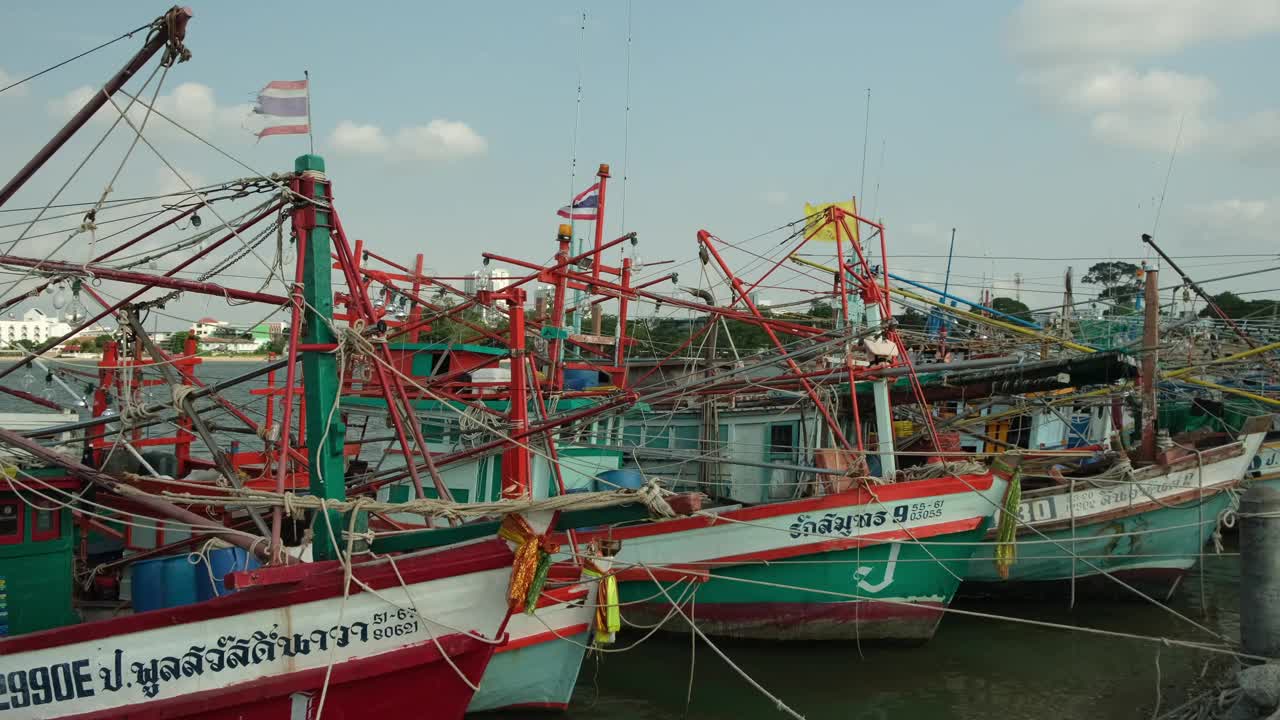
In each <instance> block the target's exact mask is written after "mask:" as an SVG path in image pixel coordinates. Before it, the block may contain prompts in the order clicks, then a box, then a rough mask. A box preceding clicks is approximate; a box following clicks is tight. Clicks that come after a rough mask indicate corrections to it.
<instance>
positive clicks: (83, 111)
mask: <svg viewBox="0 0 1280 720" xmlns="http://www.w3.org/2000/svg"><path fill="white" fill-rule="evenodd" d="M189 20H191V8H180V7H176V6H175V7H172V8H170V9H169V11H168V12H166V13H165V14H164V15H163V16H162V17H160V18H158V19H157V20H156V21H155V23H154V24H153V25H152V35H150V36H149V37H148V39H147V43H146V44H145V45H143V46H142V49H141V50H139V51H138V52H137V53H135V54H134V56H133V57H132V58H130V59H129V62H127V63H125V66H124V67H122V68H120V71H119V72H117V73H116V74H115V75H113V76H112V77H111V79H110V80H108V81H107V84H106V85H103V86H102V89H101V90H99V91H98V92H96V93H94V94H93V95H92V96H91V97H90V98H89V100H88V101H87V102H86V103H85V104H84V107H82V108H80V111H79V112H77V113H76V114H75V115H73V116H72V117H71V119H70V120H68V121H67V124H66V125H63V126H62V129H61V130H59V131H58V132H57V134H56V135H54V136H53V138H52V139H50V140H49V142H47V143H45V146H44V147H42V148H40V151H39V152H37V153H36V155H35V157H33V158H31V159H30V160H29V161H27V164H26V165H23V166H22V169H21V170H19V171H18V174H17V175H14V176H13V179H11V180H10V181H9V182H7V183H5V186H4V187H3V188H0V207H3V206H4V204H5V203H6V202H8V201H9V198H11V197H13V195H14V193H16V192H18V190H19V189H21V188H22V186H23V185H25V184H26V182H27V181H28V180H30V179H31V176H32V175H35V174H36V171H37V170H39V169H40V168H41V167H42V166H43V165H44V164H45V163H46V162H48V161H49V159H50V158H52V157H53V156H54V154H55V153H57V152H58V150H59V149H61V148H62V146H63V145H65V144H66V142H67V141H68V140H70V139H71V136H72V135H75V134H76V132H77V131H79V130H80V128H81V127H83V126H84V124H85V123H87V122H89V118H91V117H93V114H94V113H96V112H98V110H100V109H102V106H103V105H106V104H107V100H108V98H110V97H111V96H112V95H115V94H116V91H117V90H119V89H120V88H122V87H124V84H125V83H126V82H128V81H129V78H131V77H133V76H134V74H135V73H137V72H138V71H139V70H141V69H142V66H143V65H146V64H147V61H148V60H150V59H151V56H152V55H155V54H156V52H157V51H158V50H159V49H160V48H162V47H164V46H165V45H166V44H167V43H169V42H170V41H172V42H174V43H175V44H176V45H179V46H180V45H181V44H182V41H183V39H185V38H186V35H187V22H188V21H189ZM171 32H172V35H170V33H171ZM166 60H170V59H169V58H168V57H166ZM173 60H179V61H180V60H181V58H180V57H175V58H173V59H172V60H170V62H172V61H173Z"/></svg>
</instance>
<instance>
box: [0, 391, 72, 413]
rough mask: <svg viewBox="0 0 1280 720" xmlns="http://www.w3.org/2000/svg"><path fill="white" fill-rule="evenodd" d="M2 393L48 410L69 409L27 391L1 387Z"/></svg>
mask: <svg viewBox="0 0 1280 720" xmlns="http://www.w3.org/2000/svg"><path fill="white" fill-rule="evenodd" d="M0 392H2V393H5V394H6V395H12V396H14V397H16V398H21V399H23V400H26V401H27V402H30V403H35V404H36V405H40V406H42V407H47V408H49V409H50V410H66V409H68V408H67V407H66V406H64V405H59V404H58V403H56V402H54V401H52V400H45V399H44V398H42V397H40V396H39V395H32V394H31V393H29V392H27V391H25V390H14V389H13V388H7V387H4V386H3V385H0Z"/></svg>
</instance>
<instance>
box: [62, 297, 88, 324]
mask: <svg viewBox="0 0 1280 720" xmlns="http://www.w3.org/2000/svg"><path fill="white" fill-rule="evenodd" d="M87 316H88V311H87V310H85V308H84V303H82V302H80V293H79V292H76V293H74V294H73V295H72V296H71V305H70V306H69V307H68V308H67V322H72V323H78V322H81V321H82V320H84V319H85V318H86V317H87Z"/></svg>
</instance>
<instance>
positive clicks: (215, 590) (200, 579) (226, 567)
mask: <svg viewBox="0 0 1280 720" xmlns="http://www.w3.org/2000/svg"><path fill="white" fill-rule="evenodd" d="M261 564H262V563H260V562H258V558H256V557H254V556H253V555H250V554H248V553H247V552H245V551H244V550H243V549H242V548H238V547H229V548H221V549H219V550H213V551H211V552H210V553H209V563H208V565H206V564H205V562H204V561H203V560H201V561H200V563H199V564H198V565H195V566H194V567H195V568H196V577H195V584H196V597H197V598H198V599H200V600H209V599H211V598H215V597H220V596H222V595H228V594H230V593H232V592H234V591H232V590H228V589H227V585H226V581H225V578H226V576H227V573H231V572H237V571H240V570H252V569H253V568H256V567H258V566H260V565H261ZM210 569H212V575H213V577H212V578H211V577H210Z"/></svg>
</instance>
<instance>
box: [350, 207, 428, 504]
mask: <svg viewBox="0 0 1280 720" xmlns="http://www.w3.org/2000/svg"><path fill="white" fill-rule="evenodd" d="M331 215H332V217H333V231H334V243H333V245H334V249H335V250H336V251H337V253H338V258H339V264H340V265H341V266H342V271H343V274H344V275H345V276H346V279H347V287H348V288H349V289H350V290H351V294H352V297H353V300H354V301H355V302H356V304H357V306H358V307H360V308H361V309H362V311H363V312H364V314H365V317H367V318H370V320H371V321H372V320H373V317H374V313H373V304H372V303H371V302H369V298H368V296H367V295H366V294H365V291H364V289H363V286H362V285H361V284H360V274H359V272H358V271H357V269H356V266H355V263H354V261H353V259H352V257H351V246H350V245H349V244H348V243H347V234H346V232H345V231H344V230H343V229H342V219H341V218H340V217H339V215H338V213H337V211H336V210H335V211H333V212H332V213H331ZM377 351H378V352H379V354H380V355H381V356H382V357H381V360H382V362H374V363H372V364H373V370H374V372H376V373H377V374H378V382H379V384H380V385H381V386H382V389H383V395H384V397H385V399H386V402H387V412H388V417H390V418H391V424H392V426H393V427H394V428H395V431H396V435H397V436H398V437H399V438H400V446H401V447H402V448H403V449H404V452H405V456H406V457H412V455H413V446H412V445H410V444H409V441H408V438H407V437H406V436H405V432H404V430H405V427H404V426H405V424H406V423H404V422H403V419H402V418H401V417H400V411H399V406H398V405H397V404H396V402H397V400H398V401H399V402H400V403H401V404H402V405H403V407H404V411H405V414H406V415H407V416H408V423H407V424H408V426H409V430H410V431H411V434H412V435H413V442H414V444H415V445H416V446H417V447H419V448H421V449H422V458H423V460H424V461H425V464H426V466H427V471H428V473H429V474H430V475H431V480H432V484H434V485H435V488H436V493H437V494H438V495H439V497H440V498H441V499H443V500H451V499H452V498H453V493H452V492H450V490H449V486H448V485H446V484H445V482H444V478H442V477H440V473H439V472H438V471H437V470H436V466H435V462H434V461H433V460H432V458H431V448H430V447H428V446H427V441H426V438H424V437H423V436H422V426H421V425H420V424H419V423H418V419H417V416H416V415H415V414H414V412H413V402H412V401H411V400H410V399H409V395H408V393H407V392H405V389H404V383H403V382H402V381H401V380H400V377H399V376H398V375H395V374H393V373H390V372H389V371H388V370H387V367H391V365H392V362H391V351H390V350H389V349H388V348H387V345H386V343H379V344H378V348H377ZM384 365H385V366H386V367H384ZM393 393H394V394H393ZM407 467H408V469H409V477H410V478H411V479H412V480H413V487H414V490H415V491H416V492H417V493H418V497H420V498H422V497H426V492H425V491H424V490H423V489H422V480H421V479H419V477H418V470H417V465H416V463H414V462H412V461H410V462H409V463H408V465H407Z"/></svg>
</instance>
